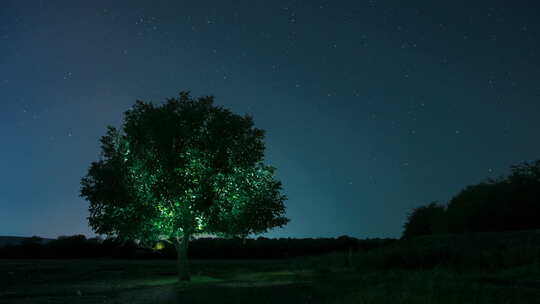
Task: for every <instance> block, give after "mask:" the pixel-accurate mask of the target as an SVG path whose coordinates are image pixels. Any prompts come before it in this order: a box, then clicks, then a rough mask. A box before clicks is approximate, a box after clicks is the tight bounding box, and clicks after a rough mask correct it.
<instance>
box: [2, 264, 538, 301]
mask: <svg viewBox="0 0 540 304" xmlns="http://www.w3.org/2000/svg"><path fill="white" fill-rule="evenodd" d="M343 257H344V256H343V255H342V254H336V255H333V256H327V257H323V258H315V259H300V260H287V261H194V262H193V263H192V273H193V274H194V275H193V279H192V281H191V282H189V283H183V284H179V283H177V281H176V276H175V275H176V273H175V269H176V264H175V262H174V261H118V260H41V261H37V260H31V261H23V260H19V261H14V260H4V261H0V284H1V285H0V303H15V304H18V303H207V302H215V303H258V304H263V303H280V304H285V303H377V304H378V303H444V304H446V303H456V304H457V303H495V304H496V303H538V299H540V271H539V267H538V266H537V265H532V264H531V265H523V266H520V267H513V268H506V269H504V270H498V271H497V270H490V271H489V272H481V271H477V270H476V271H471V272H466V271H465V272H464V271H459V272H456V271H453V270H448V269H445V268H441V267H435V268H432V269H426V270H362V269H361V268H358V267H354V266H353V267H348V268H345V267H343V265H341V266H340V261H343V260H344V259H343Z"/></svg>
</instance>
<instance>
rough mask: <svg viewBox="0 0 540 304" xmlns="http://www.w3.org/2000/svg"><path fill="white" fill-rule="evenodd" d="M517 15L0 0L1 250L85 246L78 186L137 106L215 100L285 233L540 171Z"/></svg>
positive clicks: (381, 229)
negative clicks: (528, 165)
mask: <svg viewBox="0 0 540 304" xmlns="http://www.w3.org/2000/svg"><path fill="white" fill-rule="evenodd" d="M539 13H540V5H539V4H538V3H536V2H534V1H520V2H517V1H451V2H444V3H443V2H440V1H437V2H434V1H408V2H407V4H406V5H405V4H403V1H375V0H372V1H234V2H229V1H227V2H224V1H197V2H187V1H154V2H152V3H150V2H147V1H114V2H109V1H92V2H75V1H54V2H50V1H3V2H2V3H1V4H0V100H1V105H2V108H1V110H0V138H1V139H2V141H1V143H2V144H1V147H2V148H1V149H0V168H1V169H2V172H1V173H0V210H1V212H0V235H21V236H28V235H40V236H44V237H56V236H58V235H63V234H69V235H70V234H76V233H82V234H87V235H92V232H91V231H90V229H89V228H88V226H87V221H86V216H87V203H86V202H85V201H83V200H82V199H81V198H79V197H78V191H79V181H80V178H81V177H82V176H83V175H84V173H85V171H86V169H87V167H88V166H89V164H90V162H91V161H93V160H96V159H97V158H98V156H99V155H98V153H99V149H98V148H99V147H98V144H99V141H98V139H99V137H100V136H101V135H103V134H104V132H105V127H106V126H107V125H109V124H110V125H116V126H117V125H118V124H119V123H120V121H121V118H122V113H123V112H124V111H125V110H127V109H128V108H129V107H130V106H131V105H132V104H133V103H134V102H135V100H137V99H140V100H145V101H154V102H163V101H164V100H165V99H166V98H168V97H171V96H175V95H176V94H177V93H178V92H179V91H181V90H191V92H192V94H193V95H194V96H199V95H214V96H216V102H217V103H218V104H220V105H223V106H225V107H228V108H230V109H232V110H233V111H234V112H237V113H251V114H253V116H254V118H255V122H256V124H257V126H258V127H259V128H262V129H264V130H266V132H267V133H266V134H267V137H266V146H267V152H266V161H267V162H268V163H269V164H272V165H273V166H275V167H277V174H278V178H279V179H280V180H281V181H282V182H283V185H284V190H285V191H284V192H285V194H286V195H287V196H288V197H289V200H288V201H287V203H286V204H287V208H288V209H287V210H288V212H287V216H288V217H289V218H290V219H291V222H290V223H289V224H288V225H287V226H286V227H285V228H283V229H279V230H275V231H273V232H271V233H269V234H268V236H271V237H288V236H290V237H319V236H320V237H325V236H339V235H344V234H347V235H350V236H355V237H362V238H364V237H398V236H399V235H400V234H401V229H402V224H403V222H404V220H405V216H406V215H407V212H408V211H409V210H410V209H411V208H413V207H416V206H419V205H422V204H425V203H428V202H431V201H434V200H439V201H441V202H446V201H448V200H449V199H450V198H451V197H452V195H453V194H455V193H457V191H459V190H460V189H461V188H463V187H464V186H466V185H468V184H471V183H477V182H480V181H482V180H484V179H485V178H488V177H496V176H499V175H501V174H505V173H507V170H508V167H509V166H510V165H512V164H514V163H518V162H522V161H526V160H534V159H538V158H540V142H539V141H538V140H537V137H538V134H539V131H540V122H539V120H538V115H539V114H540V102H539V97H540V82H539V79H540V77H539V73H540V54H539V51H540V18H538V16H539Z"/></svg>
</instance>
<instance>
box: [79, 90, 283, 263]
mask: <svg viewBox="0 0 540 304" xmlns="http://www.w3.org/2000/svg"><path fill="white" fill-rule="evenodd" d="M263 139H264V132H263V130H261V129H258V128H255V127H254V122H253V118H252V117H251V116H249V115H244V116H240V115H237V114H234V113H232V112H231V111H230V110H228V109H225V108H223V107H221V106H215V105H214V98H213V97H211V96H205V97H199V98H192V97H191V96H190V94H189V93H188V92H181V93H180V96H179V97H178V98H170V99H168V100H167V101H166V103H164V104H162V105H154V104H153V103H148V102H143V101H137V102H136V103H135V105H134V106H133V107H132V108H131V109H129V110H128V111H126V112H125V115H124V121H123V125H122V128H121V129H117V128H114V127H108V130H107V133H106V135H105V136H103V137H102V138H101V151H102V154H101V158H100V160H98V161H96V162H93V163H92V164H91V166H90V168H89V170H88V174H87V175H86V176H85V177H83V178H82V180H81V185H82V187H81V196H82V197H84V198H86V199H87V200H88V201H89V202H90V207H89V211H90V216H89V223H90V226H91V227H92V228H93V229H94V230H95V231H96V232H97V233H99V234H106V235H113V236H117V237H120V238H123V239H135V240H138V241H140V242H141V243H144V244H149V245H151V244H152V243H154V242H155V241H157V240H160V239H169V240H172V241H173V242H176V243H177V244H178V251H179V252H180V251H182V252H183V254H186V253H185V252H186V251H187V243H188V242H189V238H190V237H191V236H193V235H196V234H201V233H205V234H208V233H210V234H217V235H235V236H247V235H249V234H254V233H263V232H266V231H268V230H269V229H271V228H273V227H281V226H283V225H285V224H286V223H287V222H288V219H287V218H286V217H285V216H284V213H285V205H284V201H285V200H286V197H285V196H284V195H283V194H282V193H281V191H282V190H281V183H280V182H279V181H277V180H276V179H275V178H274V174H275V169H274V168H273V167H271V166H268V165H265V164H264V163H263V157H264V149H265V146H264V142H263ZM182 246H185V248H183V247H182ZM182 259H183V260H186V259H187V256H185V257H182Z"/></svg>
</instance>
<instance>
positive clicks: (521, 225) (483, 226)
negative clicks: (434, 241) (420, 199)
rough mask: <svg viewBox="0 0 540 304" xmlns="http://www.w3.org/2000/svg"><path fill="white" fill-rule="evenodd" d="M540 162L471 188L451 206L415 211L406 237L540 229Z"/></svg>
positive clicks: (406, 226) (460, 194) (408, 221)
mask: <svg viewBox="0 0 540 304" xmlns="http://www.w3.org/2000/svg"><path fill="white" fill-rule="evenodd" d="M539 218H540V160H539V161H535V162H531V163H527V162H524V163H521V164H518V165H515V166H512V167H511V173H510V175H508V176H506V177H501V178H497V179H488V180H487V181H485V182H482V183H479V184H476V185H471V186H468V187H466V188H465V189H463V190H461V191H460V192H459V193H458V194H457V195H456V196H454V197H453V198H452V199H451V200H450V202H449V203H448V205H447V206H446V207H445V206H442V205H438V204H434V203H431V204H429V205H426V206H422V207H418V208H415V209H414V210H413V211H412V213H411V215H410V216H409V217H408V219H407V222H406V223H405V225H404V228H405V229H404V232H403V237H404V238H410V237H413V236H421V235H432V234H440V233H470V232H488V231H491V232H495V231H512V230H532V229H540V221H539V220H538V219H539Z"/></svg>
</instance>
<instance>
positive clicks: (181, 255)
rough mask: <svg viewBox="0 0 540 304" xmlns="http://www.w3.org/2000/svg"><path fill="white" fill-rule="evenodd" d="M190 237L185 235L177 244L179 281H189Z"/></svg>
mask: <svg viewBox="0 0 540 304" xmlns="http://www.w3.org/2000/svg"><path fill="white" fill-rule="evenodd" d="M188 246H189V235H188V234H185V235H184V236H183V237H182V239H181V240H177V242H176V254H177V255H178V261H177V262H178V280H180V281H189V280H190V276H189V261H188Z"/></svg>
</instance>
